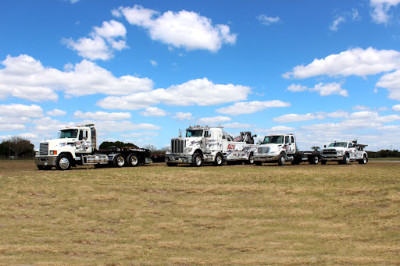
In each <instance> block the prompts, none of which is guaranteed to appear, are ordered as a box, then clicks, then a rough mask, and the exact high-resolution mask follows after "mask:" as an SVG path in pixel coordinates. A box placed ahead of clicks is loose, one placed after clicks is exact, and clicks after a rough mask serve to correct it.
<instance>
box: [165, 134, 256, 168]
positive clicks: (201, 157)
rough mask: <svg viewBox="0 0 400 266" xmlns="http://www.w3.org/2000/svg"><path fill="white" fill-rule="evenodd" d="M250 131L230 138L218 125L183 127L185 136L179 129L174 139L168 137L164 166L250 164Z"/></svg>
mask: <svg viewBox="0 0 400 266" xmlns="http://www.w3.org/2000/svg"><path fill="white" fill-rule="evenodd" d="M254 137H256V135H252V134H251V132H241V133H240V136H238V137H237V138H232V137H231V136H230V135H229V134H228V133H226V132H225V130H224V129H223V128H222V127H208V126H204V127H203V126H193V127H189V128H187V129H186V135H185V137H182V132H180V134H179V137H178V138H173V139H171V148H170V149H169V150H168V151H167V152H166V155H165V162H166V163H167V165H168V166H176V165H177V164H190V165H192V166H197V167H199V166H201V165H203V164H204V163H213V164H214V165H216V166H220V165H223V164H224V162H227V163H234V162H247V163H249V164H252V163H253V155H254V152H255V150H256V145H255V144H254Z"/></svg>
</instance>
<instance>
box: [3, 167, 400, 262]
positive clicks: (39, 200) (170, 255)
mask: <svg viewBox="0 0 400 266" xmlns="http://www.w3.org/2000/svg"><path fill="white" fill-rule="evenodd" d="M130 263H134V264H281V263H282V264H376V263H378V264H400V162H380V161H372V162H370V163H368V164H367V165H359V164H352V165H349V166H346V165H337V164H328V165H326V166H322V165H308V164H303V165H297V166H291V165H287V166H283V167H278V166H274V165H264V166H244V165H243V166H224V167H212V166H206V167H201V168H190V167H172V168H167V167H166V166H165V165H164V164H154V165H152V166H145V167H138V168H121V169H112V168H110V169H93V168H91V167H89V168H78V169H73V170H71V171H64V172H61V171H55V170H53V171H38V170H36V169H35V167H34V163H33V161H0V264H1V265H5V264H130Z"/></svg>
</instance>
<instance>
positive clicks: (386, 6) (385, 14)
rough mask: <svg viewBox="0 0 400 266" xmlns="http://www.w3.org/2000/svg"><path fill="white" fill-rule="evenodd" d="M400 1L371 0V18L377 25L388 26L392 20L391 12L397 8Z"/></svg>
mask: <svg viewBox="0 0 400 266" xmlns="http://www.w3.org/2000/svg"><path fill="white" fill-rule="evenodd" d="M399 3H400V0H370V6H371V7H372V11H371V17H372V20H373V21H374V22H375V23H377V24H387V23H388V22H389V20H390V17H391V16H390V15H389V10H390V8H392V7H396V6H397V5H398V4H399Z"/></svg>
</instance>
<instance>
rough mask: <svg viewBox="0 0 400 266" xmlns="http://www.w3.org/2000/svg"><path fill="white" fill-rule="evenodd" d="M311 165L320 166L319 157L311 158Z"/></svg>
mask: <svg viewBox="0 0 400 266" xmlns="http://www.w3.org/2000/svg"><path fill="white" fill-rule="evenodd" d="M309 163H310V164H318V163H319V158H318V156H316V155H315V156H312V157H311V158H310V160H309Z"/></svg>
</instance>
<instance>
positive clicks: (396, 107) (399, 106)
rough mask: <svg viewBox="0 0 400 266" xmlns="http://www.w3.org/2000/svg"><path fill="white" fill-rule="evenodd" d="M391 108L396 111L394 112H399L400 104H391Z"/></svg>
mask: <svg viewBox="0 0 400 266" xmlns="http://www.w3.org/2000/svg"><path fill="white" fill-rule="evenodd" d="M392 110H393V111H396V112H400V104H396V105H393V107H392Z"/></svg>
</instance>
